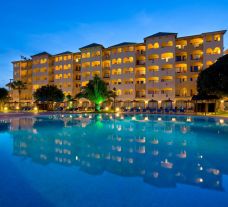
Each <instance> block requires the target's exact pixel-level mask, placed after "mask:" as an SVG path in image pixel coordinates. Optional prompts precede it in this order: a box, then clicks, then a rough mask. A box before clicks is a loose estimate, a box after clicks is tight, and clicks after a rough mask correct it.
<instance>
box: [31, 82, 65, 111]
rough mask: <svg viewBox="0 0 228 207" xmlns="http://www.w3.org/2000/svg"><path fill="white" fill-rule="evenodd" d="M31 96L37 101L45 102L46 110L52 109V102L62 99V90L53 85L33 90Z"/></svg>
mask: <svg viewBox="0 0 228 207" xmlns="http://www.w3.org/2000/svg"><path fill="white" fill-rule="evenodd" d="M33 97H34V99H35V100H36V101H37V102H42V103H46V104H47V106H48V110H53V108H54V102H62V101H63V100H64V94H63V91H62V90H61V89H59V88H58V87H57V86H54V85H47V86H42V87H41V88H38V89H37V90H36V91H35V92H34V94H33Z"/></svg>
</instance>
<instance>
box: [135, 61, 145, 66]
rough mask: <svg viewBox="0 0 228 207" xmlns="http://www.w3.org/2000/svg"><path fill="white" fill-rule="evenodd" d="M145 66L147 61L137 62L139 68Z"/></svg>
mask: <svg viewBox="0 0 228 207" xmlns="http://www.w3.org/2000/svg"><path fill="white" fill-rule="evenodd" d="M145 64H146V62H145V61H141V60H136V65H137V66H145Z"/></svg>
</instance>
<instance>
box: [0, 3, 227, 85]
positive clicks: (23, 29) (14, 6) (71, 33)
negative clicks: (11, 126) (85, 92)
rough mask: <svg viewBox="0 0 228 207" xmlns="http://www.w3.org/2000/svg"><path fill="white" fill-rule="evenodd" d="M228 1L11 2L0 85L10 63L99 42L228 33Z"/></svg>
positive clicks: (0, 12)
mask: <svg viewBox="0 0 228 207" xmlns="http://www.w3.org/2000/svg"><path fill="white" fill-rule="evenodd" d="M227 11H228V2H227V0H219V1H208V0H202V1H200V0H198V1H183V0H181V1H179V0H178V1H171V0H167V1H166V0H162V1H159V0H156V1H153V0H141V1H139V0H131V1H124V0H121V1H120V0H114V1H98V0H97V1H96V0H93V1H90V0H87V1H82V0H81V1H77V0H67V1H60V0H39V1H31V0H11V1H10V0H8V1H2V3H1V6H0V19H1V21H0V24H1V28H2V29H1V33H0V71H1V76H0V86H4V85H5V84H6V83H7V82H8V81H9V79H10V78H12V71H13V67H12V64H11V61H13V60H19V59H20V56H21V55H23V56H27V57H29V56H30V55H33V54H36V53H39V52H43V51H47V52H49V53H51V54H55V53H60V52H64V51H67V50H70V51H72V52H76V51H78V48H79V47H82V46H84V45H87V44H90V43H93V42H96V43H101V44H103V45H104V46H106V47H107V46H110V45H112V44H117V43H120V42H124V41H129V42H142V41H143V38H144V37H146V36H148V35H151V34H153V33H156V32H160V31H162V32H177V33H178V36H183V35H192V34H197V33H202V32H209V31H215V30H224V29H228V12H227ZM224 45H225V48H228V33H227V34H226V35H225V43H224Z"/></svg>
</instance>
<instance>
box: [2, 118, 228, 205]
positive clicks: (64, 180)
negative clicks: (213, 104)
mask: <svg viewBox="0 0 228 207" xmlns="http://www.w3.org/2000/svg"><path fill="white" fill-rule="evenodd" d="M132 117H133V115H124V117H122V116H121V115H119V116H118V115H117V116H114V115H108V114H103V115H89V114H83V115H55V116H43V117H42V116H39V117H34V118H14V119H11V120H2V121H0V175H1V176H0V206H1V207H11V206H17V207H27V206H28V207H31V206H32V207H36V206H39V207H47V206H48V207H52V206H57V207H63V206H64V207H65V206H66V207H71V206H72V207H73V206H74V207H75V206H80V207H96V206H99V207H107V206H108V207H112V206H114V207H119V206H121V207H128V206H129V207H130V206H131V207H136V206H137V207H147V206H150V207H152V206H153V207H157V206H158V207H164V206H169V207H183V206H184V207H192V206H194V207H201V206H207V207H223V206H224V207H227V206H228V121H227V120H219V119H213V118H204V117H187V116H172V115H170V116H162V115H136V116H134V118H132Z"/></svg>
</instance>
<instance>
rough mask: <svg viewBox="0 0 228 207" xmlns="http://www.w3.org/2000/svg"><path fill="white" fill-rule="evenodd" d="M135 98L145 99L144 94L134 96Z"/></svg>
mask: <svg viewBox="0 0 228 207" xmlns="http://www.w3.org/2000/svg"><path fill="white" fill-rule="evenodd" d="M135 98H146V94H136V95H135Z"/></svg>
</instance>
